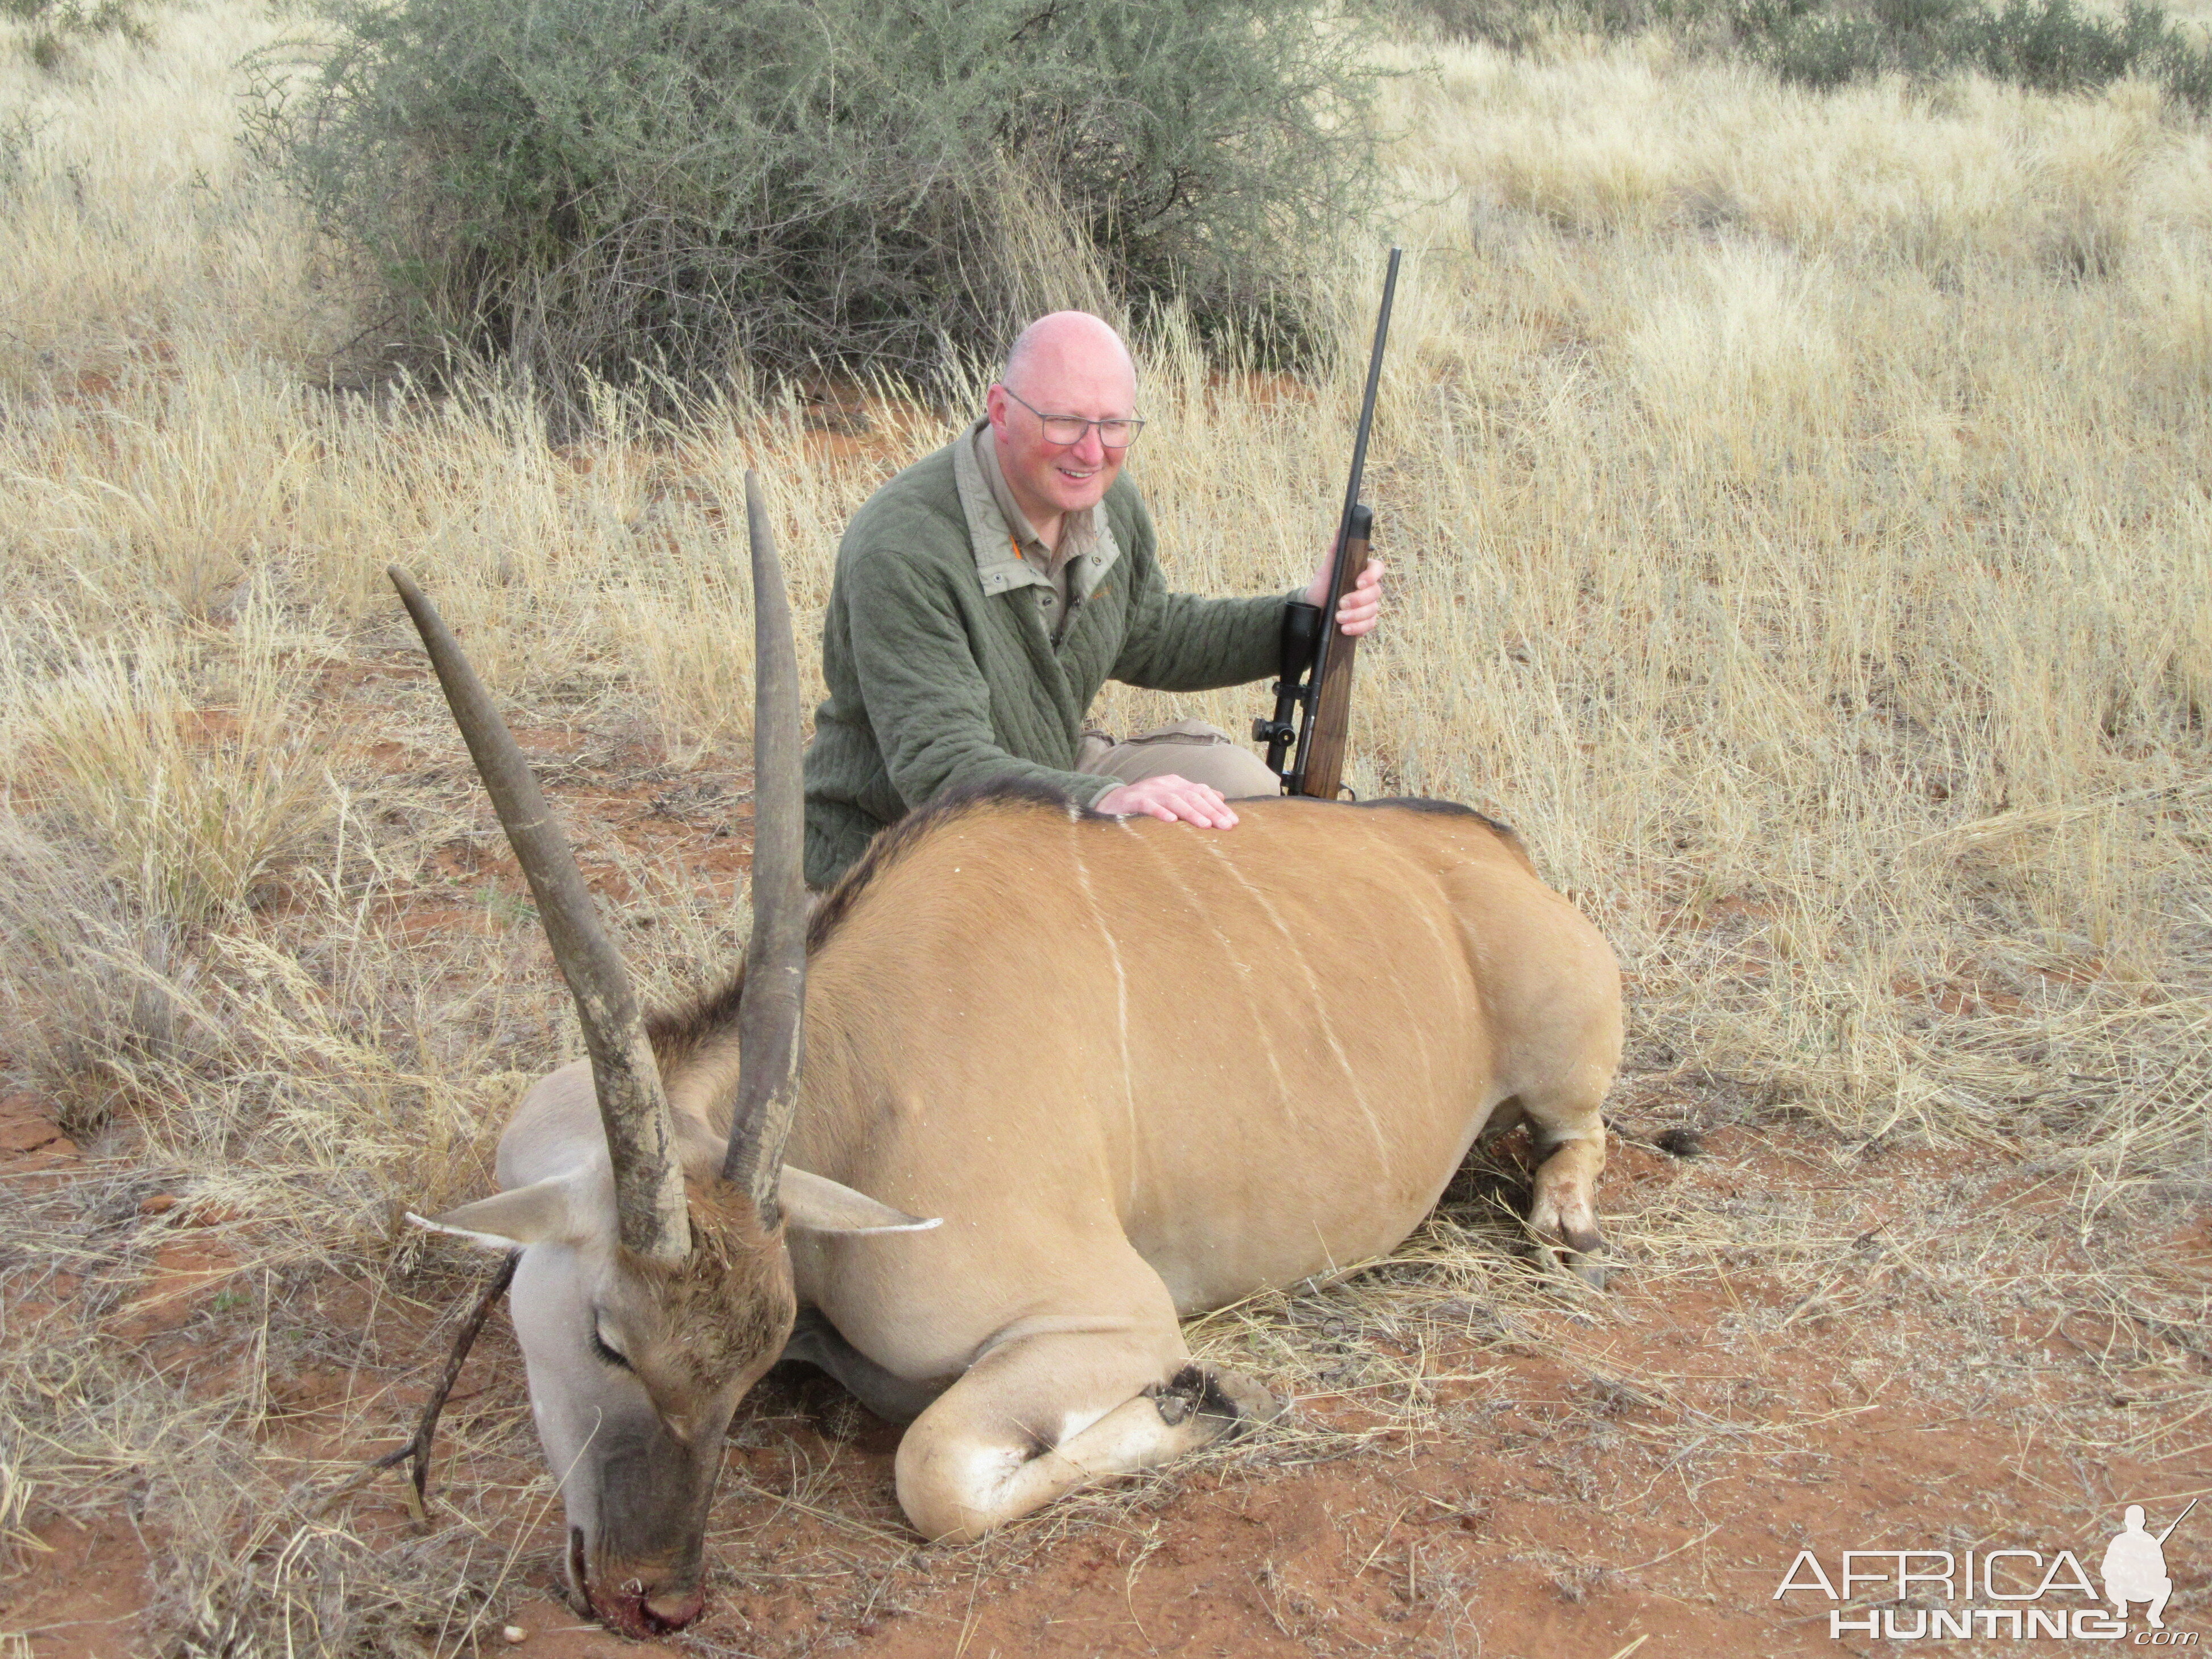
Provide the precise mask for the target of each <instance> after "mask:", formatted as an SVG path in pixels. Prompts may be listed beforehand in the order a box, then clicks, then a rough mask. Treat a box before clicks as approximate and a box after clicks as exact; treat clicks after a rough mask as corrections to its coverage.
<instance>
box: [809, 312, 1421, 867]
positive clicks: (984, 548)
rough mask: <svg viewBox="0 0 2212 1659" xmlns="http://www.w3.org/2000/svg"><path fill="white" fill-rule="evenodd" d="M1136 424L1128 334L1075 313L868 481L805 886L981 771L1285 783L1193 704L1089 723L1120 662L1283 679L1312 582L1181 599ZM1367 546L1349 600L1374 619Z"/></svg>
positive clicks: (830, 664) (1120, 804)
mask: <svg viewBox="0 0 2212 1659" xmlns="http://www.w3.org/2000/svg"><path fill="white" fill-rule="evenodd" d="M1143 428H1144V422H1143V420H1142V418H1141V417H1140V416H1139V415H1138V412H1137V376H1136V369H1135V366H1134V365H1133V362H1131V360H1130V357H1129V352H1128V349H1127V347H1126V346H1124V345H1123V344H1122V343H1121V337H1120V336H1119V335H1117V334H1115V332H1114V331H1113V330H1112V329H1111V328H1109V326H1108V325H1106V324H1105V323H1103V321H1101V320H1100V319H1097V318H1096V317H1093V316H1091V315H1090V314H1089V313H1085V312H1079V311H1060V312H1054V313H1053V314H1052V315H1050V316H1048V317H1042V318H1040V319H1037V320H1036V322H1034V323H1032V324H1030V326H1029V327H1028V328H1026V329H1024V331H1023V332H1022V335H1021V337H1020V338H1019V339H1018V340H1016V341H1015V342H1014V345H1013V349H1012V350H1011V351H1010V352H1009V353H1008V354H1007V356H1006V369H1005V373H1004V375H1003V378H1001V379H1000V381H999V382H998V383H997V384H996V385H994V386H992V388H991V390H990V394H989V398H988V403H987V411H986V415H985V418H983V419H982V420H980V421H978V422H976V423H975V425H974V426H973V427H971V428H969V430H968V431H967V432H965V433H963V434H962V435H960V436H959V437H958V438H956V439H955V440H953V441H952V442H951V443H950V444H948V445H947V446H946V447H945V448H943V449H940V450H939V451H938V452H937V453H935V454H933V455H931V456H929V457H927V459H923V460H921V461H918V462H916V463H915V465H912V466H910V467H908V468H907V470H906V471H903V472H902V473H900V474H899V475H898V476H897V477H895V478H893V479H892V480H891V481H890V483H886V484H885V485H884V487H883V488H882V489H878V491H877V492H876V493H875V494H874V495H872V496H871V497H870V498H869V499H868V501H867V502H866V505H864V506H863V507H861V508H860V511H859V512H858V513H855V514H854V517H853V522H852V524H851V525H850V526H848V528H847V530H846V532H845V538H844V540H843V542H842V543H841V544H839V547H838V550H837V570H836V580H835V582H834V585H833V586H832V587H831V589H830V594H829V614H828V616H827V617H825V618H824V619H823V632H822V671H823V678H824V679H826V680H827V681H828V683H829V697H828V699H827V700H826V701H825V702H823V704H822V706H821V707H820V708H818V709H817V711H816V713H815V717H814V741H813V743H812V744H811V745H810V746H809V748H808V750H807V751H806V879H807V883H808V884H809V885H810V886H812V887H816V888H824V887H827V886H829V884H831V883H832V882H834V881H835V880H836V878H838V877H839V876H840V875H842V873H843V872H844V871H845V870H846V868H847V867H848V866H849V865H851V864H852V862H853V861H854V860H855V859H857V858H859V857H860V854H861V853H862V852H863V851H864V850H866V847H867V844H868V842H869V841H870V840H871V839H872V837H873V836H875V834H876V833H877V831H878V830H880V829H884V827H886V826H887V825H889V824H891V823H896V822H897V821H898V819H900V818H901V817H904V816H905V815H906V814H907V813H908V811H912V810H913V809H914V808H915V807H917V806H920V805H923V804H925V803H926V802H927V801H929V800H930V799H933V797H935V796H936V795H938V794H939V793H941V792H942V791H943V790H945V789H946V788H948V787H951V786H953V785H956V784H963V783H973V782H981V781H983V780H985V779H987V778H993V777H1015V778H1021V779H1026V780H1029V781H1034V782H1037V783H1042V784H1045V785H1048V786H1050V787H1053V788H1055V789H1058V790H1060V791H1061V792H1063V793H1066V795H1068V796H1069V797H1070V798H1071V799H1074V800H1076V801H1077V802H1079V803H1080V804H1082V805H1086V806H1090V807H1092V808H1094V809H1095V810H1097V811H1102V812H1114V813H1135V812H1146V813H1150V814H1151V815H1152V817H1158V818H1166V819H1171V820H1174V819H1180V820H1182V821H1183V822H1186V823H1192V824H1194V825H1197V826H1199V827H1200V828H1202V829H1231V828H1233V827H1235V825H1236V823H1237V814H1236V812H1235V811H1234V810H1233V809H1232V808H1231V805H1229V803H1230V801H1231V799H1238V798H1243V797H1249V796H1255V795H1273V794H1275V793H1279V788H1280V786H1279V783H1278V781H1277V780H1276V779H1275V776H1274V775H1273V773H1271V772H1269V771H1268V770H1267V766H1266V765H1265V763H1262V762H1261V759H1260V757H1258V756H1257V755H1255V754H1254V753H1253V752H1252V751H1251V750H1249V749H1246V748H1244V747H1243V745H1241V744H1237V743H1236V742H1235V741H1233V740H1232V739H1231V738H1230V737H1229V736H1228V734H1227V733H1225V732H1219V731H1218V730H1216V729H1215V728H1213V727H1212V726H1204V725H1201V724H1200V723H1199V722H1197V721H1194V720H1178V721H1176V723H1175V724H1174V725H1172V726H1164V727H1162V728H1160V729H1159V730H1158V731H1155V732H1143V733H1140V734H1139V735H1138V736H1136V737H1134V738H1130V739H1129V740H1128V741H1127V742H1125V743H1116V742H1115V741H1114V740H1113V739H1112V738H1110V737H1109V736H1108V735H1106V734H1104V733H1102V732H1091V731H1086V730H1085V726H1084V715H1085V712H1086V711H1087V710H1088V709H1089V708H1090V706H1091V699H1092V698H1093V697H1094V696H1097V692H1098V688H1099V687H1100V686H1101V685H1103V684H1105V682H1106V681H1107V680H1109V679H1116V680H1121V681H1124V682H1126V683H1127V684H1131V685H1140V686H1146V687H1149V688H1152V689H1154V690H1164V691H1200V690H1210V689H1212V688H1213V687H1215V686H1223V685H1239V684H1243V683H1244V682H1246V681H1248V680H1256V679H1261V678H1273V675H1274V673H1275V671H1276V668H1277V653H1278V649H1279V640H1280V637H1281V630H1282V620H1283V606H1284V604H1285V601H1286V600H1287V599H1291V598H1293V597H1304V599H1307V601H1308V602H1309V603H1310V604H1315V605H1319V604H1322V603H1324V602H1325V599H1326V584H1327V581H1328V560H1327V558H1325V557H1324V558H1323V559H1322V568H1321V569H1319V570H1318V571H1316V573H1315V575H1314V579H1313V581H1312V583H1311V584H1310V586H1309V587H1308V589H1307V590H1306V592H1304V594H1303V595H1302V596H1300V595H1291V594H1285V593H1276V594H1271V595H1267V596H1266V597H1263V598H1259V599H1202V598H1200V597H1198V596H1196V595H1193V594H1188V593H1171V592H1169V591H1168V588H1167V584H1166V582H1165V581H1164V579H1163V578H1162V576H1161V574H1160V567H1159V557H1158V548H1157V546H1156V544H1155V541H1154V538H1153V533H1152V519H1151V517H1150V515H1149V514H1147V513H1146V511H1145V504H1144V502H1143V501H1142V500H1141V499H1139V496H1138V494H1137V491H1136V488H1135V486H1134V485H1133V484H1132V483H1129V481H1128V480H1127V479H1126V478H1123V477H1121V465H1122V462H1123V460H1124V459H1125V458H1126V457H1127V454H1128V453H1129V448H1130V447H1131V446H1132V445H1133V444H1134V443H1135V442H1136V441H1137V439H1138V436H1139V434H1140V433H1141V432H1142V430H1143ZM1381 578H1382V565H1381V564H1380V562H1377V561H1373V560H1370V561H1369V562H1368V566H1367V568H1366V569H1365V570H1364V571H1363V572H1362V573H1361V574H1360V578H1359V581H1358V586H1355V587H1354V588H1353V589H1352V591H1351V592H1348V593H1346V595H1345V598H1344V600H1343V602H1342V604H1341V605H1340V607H1339V609H1338V612H1337V617H1338V621H1339V623H1340V624H1341V625H1342V627H1343V628H1344V629H1345V631H1346V633H1349V634H1355V635H1358V634H1365V633H1367V632H1369V631H1370V630H1371V629H1373V628H1374V626H1375V620H1376V615H1377V613H1378V611H1379V609H1380V606H1381V594H1382V588H1381Z"/></svg>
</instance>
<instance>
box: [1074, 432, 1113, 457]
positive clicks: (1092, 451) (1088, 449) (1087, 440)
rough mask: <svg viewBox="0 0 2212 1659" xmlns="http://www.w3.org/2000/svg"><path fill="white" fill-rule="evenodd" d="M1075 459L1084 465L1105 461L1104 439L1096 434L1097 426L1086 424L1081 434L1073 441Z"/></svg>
mask: <svg viewBox="0 0 2212 1659" xmlns="http://www.w3.org/2000/svg"><path fill="white" fill-rule="evenodd" d="M1075 459H1077V460H1079V461H1080V462H1082V463H1083V464H1084V465H1085V466H1102V465H1104V464H1105V461H1106V441H1105V440H1104V439H1103V438H1101V437H1100V436H1099V435H1098V428H1097V427H1095V426H1086V427H1085V428H1083V435H1082V436H1081V437H1080V438H1078V439H1077V440H1076V441H1075Z"/></svg>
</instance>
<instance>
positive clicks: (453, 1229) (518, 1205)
mask: <svg viewBox="0 0 2212 1659" xmlns="http://www.w3.org/2000/svg"><path fill="white" fill-rule="evenodd" d="M856 1196H857V1194H856ZM573 1199H574V1183H573V1182H572V1181H571V1179H570V1177H568V1176H551V1177H550V1178H549V1179H547V1180H544V1181H534V1182H531V1184H530V1185H529V1186H527V1187H517V1188H513V1189H512V1190H511V1191H508V1192H504V1193H494V1194H492V1195H491V1196H490V1197H489V1198H480V1199H478V1200H477V1201H476V1202H475V1203H473V1204H464V1205H462V1206H460V1207H459V1209H457V1210H448V1211H447V1212H445V1214H443V1215H438V1216H428V1217H425V1216H419V1215H416V1213H415V1212H413V1211H412V1210H410V1211H409V1212H407V1218H408V1219H409V1220H410V1221H411V1222H413V1223H414V1224H415V1225H416V1226H418V1227H421V1228H423V1229H425V1230H426V1231H429V1232H434V1233H450V1234H452V1235H453V1237H455V1238H465V1239H466V1240H467V1241H468V1242H469V1243H471V1244H476V1245H480V1246H482V1247H483V1249H488V1250H512V1249H520V1247H522V1246H524V1245H526V1244H552V1243H561V1242H562V1241H564V1240H568V1239H572V1238H575V1237H580V1235H581V1234H582V1233H583V1231H585V1229H584V1226H583V1225H581V1224H582V1221H583V1219H584V1218H583V1217H582V1216H581V1215H580V1213H579V1206H577V1205H576V1204H574V1202H573Z"/></svg>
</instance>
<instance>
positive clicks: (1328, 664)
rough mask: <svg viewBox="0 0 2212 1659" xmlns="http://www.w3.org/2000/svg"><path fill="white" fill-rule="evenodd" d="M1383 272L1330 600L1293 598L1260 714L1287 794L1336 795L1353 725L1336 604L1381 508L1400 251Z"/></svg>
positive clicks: (1354, 645)
mask: <svg viewBox="0 0 2212 1659" xmlns="http://www.w3.org/2000/svg"><path fill="white" fill-rule="evenodd" d="M1399 252H1400V250H1399V249H1397V248H1395V247H1394V248H1392V249H1391V250H1390V263H1389V268H1388V269H1387V270H1385V271H1384V272H1383V307H1382V310H1381V311H1380V313H1377V315H1376V319H1375V349H1374V351H1373V352H1372V353H1371V354H1370V356H1369V358H1368V360H1367V389H1366V392H1365V394H1364V397H1363V398H1361V401H1360V406H1359V429H1358V433H1357V435H1355V436H1354V437H1353V439H1352V482H1351V483H1350V485H1349V486H1348V487H1347V488H1346V490H1345V492H1344V513H1343V515H1342V516H1341V517H1340V519H1339V520H1337V538H1336V560H1335V562H1334V565H1333V566H1332V567H1331V570H1330V575H1329V592H1328V605H1326V606H1324V607H1323V608H1322V610H1320V611H1316V610H1315V609H1314V608H1313V607H1312V606H1311V605H1306V604H1304V603H1303V602H1302V601H1298V600H1292V601H1291V604H1290V606H1289V608H1288V611H1287V613H1286V614H1285V617H1284V619H1283V654H1282V678H1279V680H1277V681H1276V682H1275V717H1274V718H1273V720H1254V721H1253V722H1252V737H1253V740H1254V741H1255V742H1261V743H1265V744H1267V765H1268V768H1269V769H1271V770H1273V772H1275V773H1276V774H1277V775H1279V776H1280V777H1281V779H1282V780H1283V788H1284V792H1285V793H1287V794H1292V795H1312V796H1316V797H1318V798H1320V799H1322V800H1334V799H1336V796H1337V793H1338V792H1339V790H1340V788H1341V787H1342V786H1343V782H1344V755H1345V750H1346V745H1347V744H1348V741H1349V739H1350V737H1351V730H1352V662H1353V659H1355V658H1356V657H1357V656H1358V647H1359V641H1358V640H1356V639H1352V638H1350V637H1348V636H1347V635H1344V634H1342V633H1340V632H1339V631H1338V629H1337V626H1336V608H1337V606H1338V605H1340V603H1342V601H1343V599H1344V596H1345V595H1346V593H1349V592H1351V591H1352V588H1353V587H1355V586H1358V581H1359V574H1360V572H1361V571H1363V570H1364V569H1366V568H1367V548H1368V543H1369V541H1370V538H1372V537H1373V535H1374V530H1375V514H1374V513H1373V511H1372V510H1371V509H1370V507H1368V506H1367V505H1366V503H1364V501H1361V500H1360V499H1359V484H1360V477H1361V474H1362V473H1363V472H1364V471H1365V468H1366V465H1367V435H1368V433H1369V431H1370V429H1371V428H1373V426H1374V424H1375V392H1376V386H1379V385H1380V384H1381V382H1382V378H1383V344H1384V343H1385V342H1386V341H1387V340H1388V339H1389V336H1390V301H1391V300H1392V298H1393V296H1394V295H1395V294H1396V293H1397V289H1398V256H1399ZM1293 709H1295V710H1297V712H1298V716H1299V718H1298V725H1297V731H1296V733H1295V736H1296V739H1297V759H1296V760H1295V761H1293V762H1292V763H1291V764H1290V765H1289V766H1288V767H1285V764H1284V755H1285V751H1286V750H1288V749H1289V748H1290V745H1291V740H1292V737H1293V732H1292V729H1291V723H1290V717H1291V711H1292V710H1293Z"/></svg>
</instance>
